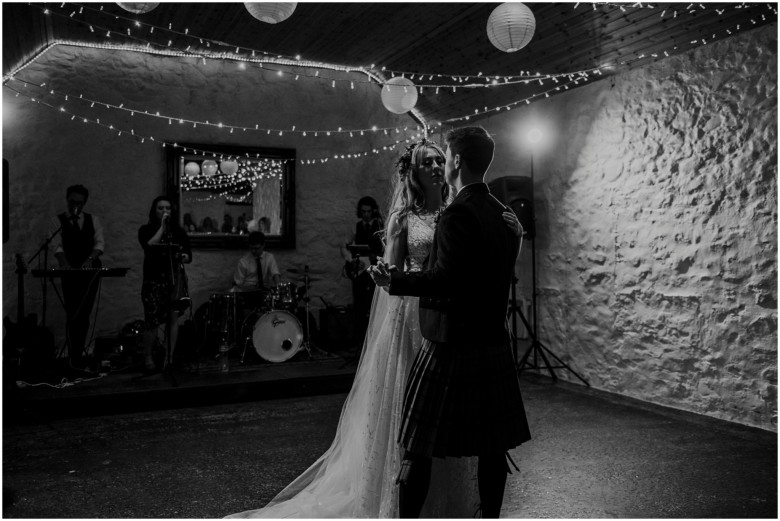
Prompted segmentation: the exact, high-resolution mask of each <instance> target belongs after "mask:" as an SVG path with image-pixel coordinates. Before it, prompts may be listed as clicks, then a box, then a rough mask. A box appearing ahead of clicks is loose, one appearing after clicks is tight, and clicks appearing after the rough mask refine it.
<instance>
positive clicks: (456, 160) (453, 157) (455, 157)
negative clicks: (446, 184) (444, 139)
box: [452, 154, 460, 170]
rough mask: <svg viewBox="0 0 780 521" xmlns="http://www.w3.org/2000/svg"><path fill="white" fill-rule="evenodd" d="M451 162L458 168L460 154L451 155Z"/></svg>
mask: <svg viewBox="0 0 780 521" xmlns="http://www.w3.org/2000/svg"><path fill="white" fill-rule="evenodd" d="M452 164H453V166H454V167H455V169H456V170H460V154H455V155H454V156H452Z"/></svg>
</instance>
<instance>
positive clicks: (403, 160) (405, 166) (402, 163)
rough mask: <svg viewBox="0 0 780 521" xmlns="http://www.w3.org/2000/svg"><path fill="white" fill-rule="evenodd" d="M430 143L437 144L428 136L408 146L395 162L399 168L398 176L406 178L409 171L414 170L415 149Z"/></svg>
mask: <svg viewBox="0 0 780 521" xmlns="http://www.w3.org/2000/svg"><path fill="white" fill-rule="evenodd" d="M428 145H436V143H435V142H434V141H431V140H430V139H428V138H422V139H421V140H420V141H418V142H416V143H412V144H411V145H409V146H407V147H406V149H405V150H404V153H403V154H401V157H399V158H398V161H396V162H395V168H396V169H397V170H398V177H400V178H401V180H405V179H406V177H407V176H408V175H409V172H411V171H412V160H413V159H414V152H415V150H417V149H418V148H419V147H423V146H428Z"/></svg>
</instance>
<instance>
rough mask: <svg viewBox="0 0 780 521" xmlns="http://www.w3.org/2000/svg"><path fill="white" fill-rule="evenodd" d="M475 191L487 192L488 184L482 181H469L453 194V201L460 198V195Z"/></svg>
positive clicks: (474, 192)
mask: <svg viewBox="0 0 780 521" xmlns="http://www.w3.org/2000/svg"><path fill="white" fill-rule="evenodd" d="M476 193H488V186H487V185H486V184H485V183H483V182H481V181H480V182H476V183H469V184H467V185H466V186H464V187H463V188H461V189H460V191H458V194H457V195H456V196H455V199H453V201H452V202H453V203H454V202H455V201H457V200H458V199H460V198H461V197H465V195H464V194H476Z"/></svg>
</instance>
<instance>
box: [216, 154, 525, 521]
mask: <svg viewBox="0 0 780 521" xmlns="http://www.w3.org/2000/svg"><path fill="white" fill-rule="evenodd" d="M396 167H397V171H398V172H397V176H394V190H393V196H392V200H391V204H390V212H388V213H389V215H390V217H389V218H388V226H387V232H386V235H385V242H386V247H385V255H384V259H385V261H386V262H387V263H388V264H395V265H396V266H398V268H399V269H404V270H407V271H420V270H422V269H423V265H424V259H425V258H426V257H427V255H428V251H429V250H430V247H431V243H432V242H433V230H434V226H435V219H436V215H437V213H438V212H439V211H440V210H441V208H442V205H443V200H445V199H446V200H451V199H452V197H448V196H447V190H446V185H444V152H443V151H442V149H441V148H440V147H439V146H438V145H437V144H435V143H434V142H432V141H428V140H426V139H423V140H422V141H420V142H418V143H415V144H414V145H412V146H410V147H408V148H407V149H406V151H405V153H404V154H403V155H402V156H401V158H400V159H399V160H398V162H397V163H396ZM452 196H453V197H454V194H452ZM505 220H506V221H507V223H508V226H511V227H513V228H514V229H515V230H518V231H519V229H520V224H519V221H518V220H517V217H516V216H515V215H514V214H513V213H511V212H507V214H505ZM418 303H419V299H418V298H417V297H395V296H390V295H388V294H387V292H385V291H376V292H375V293H374V300H373V304H372V309H371V317H370V320H369V325H368V331H367V332H366V337H365V341H364V344H363V352H362V354H361V357H360V363H359V365H358V368H357V372H356V374H355V381H354V383H353V385H352V389H351V390H350V392H349V394H348V395H347V399H346V401H345V403H344V406H343V408H342V411H341V417H340V419H339V424H338V427H337V429H336V435H335V438H334V440H333V443H332V444H331V446H330V448H329V449H328V450H327V451H325V453H324V454H323V455H322V456H321V457H320V458H319V459H318V460H317V461H316V462H314V464H313V465H312V466H311V467H309V468H308V469H307V470H306V471H305V472H304V473H303V474H301V475H300V476H298V478H296V479H295V480H294V481H293V482H292V483H290V484H289V485H288V486H287V487H286V488H285V489H284V490H282V491H281V492H280V493H279V494H277V496H276V497H275V498H274V499H273V500H271V502H270V503H268V505H266V506H265V507H264V508H261V509H259V510H250V511H247V512H242V513H239V514H234V515H232V516H228V517H238V518H246V517H265V518H284V517H295V518H364V517H368V518H397V517H398V487H397V485H396V484H395V479H396V477H397V475H398V472H399V470H400V465H401V452H400V450H399V446H398V442H397V437H398V432H399V428H400V423H399V422H400V418H401V407H402V403H403V393H404V387H405V385H406V378H407V376H408V374H409V371H410V369H411V366H412V362H413V361H414V358H415V355H416V352H417V349H419V346H420V344H421V341H422V337H421V335H420V327H419V316H418ZM478 503H479V496H478V492H477V484H476V458H450V459H446V460H437V461H435V462H434V466H433V471H432V478H431V488H430V491H429V494H428V498H427V501H426V504H425V507H424V509H423V512H422V516H421V517H429V518H442V517H471V516H473V515H474V513H475V512H476V510H477V508H478Z"/></svg>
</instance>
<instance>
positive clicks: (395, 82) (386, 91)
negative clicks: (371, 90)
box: [382, 76, 417, 114]
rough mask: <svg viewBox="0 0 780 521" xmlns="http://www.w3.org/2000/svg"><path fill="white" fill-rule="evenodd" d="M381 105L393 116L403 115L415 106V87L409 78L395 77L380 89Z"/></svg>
mask: <svg viewBox="0 0 780 521" xmlns="http://www.w3.org/2000/svg"><path fill="white" fill-rule="evenodd" d="M382 103H383V104H384V105H385V108H386V109H387V110H389V111H390V112H392V113H394V114H404V113H405V112H409V111H410V110H412V109H413V108H414V106H415V105H417V87H415V86H414V82H412V80H410V79H409V78H403V77H401V76H396V77H395V78H392V79H390V80H388V81H387V82H385V86H384V87H382Z"/></svg>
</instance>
